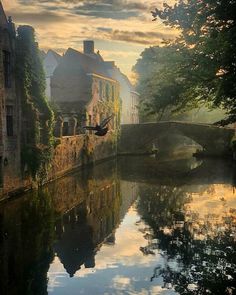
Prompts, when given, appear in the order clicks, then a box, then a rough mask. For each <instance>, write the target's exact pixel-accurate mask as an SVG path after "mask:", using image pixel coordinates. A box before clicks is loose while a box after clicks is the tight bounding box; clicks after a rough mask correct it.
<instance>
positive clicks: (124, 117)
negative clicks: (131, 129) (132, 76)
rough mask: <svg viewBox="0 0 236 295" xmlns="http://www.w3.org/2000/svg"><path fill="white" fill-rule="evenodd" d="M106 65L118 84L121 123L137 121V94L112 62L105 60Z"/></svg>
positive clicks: (135, 122) (134, 122)
mask: <svg viewBox="0 0 236 295" xmlns="http://www.w3.org/2000/svg"><path fill="white" fill-rule="evenodd" d="M106 67H107V70H108V72H109V74H110V75H111V77H112V78H113V79H115V80H117V81H118V82H119V84H120V99H121V124H137V123H139V112H138V104H139V94H138V93H137V92H136V91H135V89H134V87H133V85H132V84H131V83H130V81H129V79H128V77H127V76H126V75H124V74H123V73H122V72H121V71H120V69H119V68H118V67H117V66H116V65H115V63H114V62H106Z"/></svg>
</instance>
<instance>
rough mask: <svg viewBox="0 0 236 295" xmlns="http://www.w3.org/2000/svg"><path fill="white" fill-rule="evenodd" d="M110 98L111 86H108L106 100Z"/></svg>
mask: <svg viewBox="0 0 236 295" xmlns="http://www.w3.org/2000/svg"><path fill="white" fill-rule="evenodd" d="M109 96H110V85H109V84H106V99H107V100H108V99H109Z"/></svg>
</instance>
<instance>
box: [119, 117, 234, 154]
mask: <svg viewBox="0 0 236 295" xmlns="http://www.w3.org/2000/svg"><path fill="white" fill-rule="evenodd" d="M234 133H235V130H234V129H233V128H226V127H219V126H215V125H209V124H199V123H189V122H177V121H168V122H167V121H166V122H164V121H163V122H157V123H142V124H126V125H122V127H121V137H120V141H119V146H118V151H119V153H120V154H143V153H147V152H150V151H151V147H152V144H153V143H154V142H156V141H157V142H158V141H160V142H161V141H162V140H164V138H165V137H166V136H171V135H183V136H185V137H188V138H190V139H192V140H193V141H195V142H196V143H198V144H199V145H200V146H201V147H202V148H203V152H204V154H205V155H211V156H219V155H225V154H228V153H229V152H230V143H231V140H232V138H233V136H234ZM158 148H159V146H158ZM162 149H164V148H163V145H162Z"/></svg>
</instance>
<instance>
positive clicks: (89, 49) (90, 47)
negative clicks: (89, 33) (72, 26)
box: [84, 40, 94, 54]
mask: <svg viewBox="0 0 236 295" xmlns="http://www.w3.org/2000/svg"><path fill="white" fill-rule="evenodd" d="M84 53H85V54H93V53H94V41H92V40H86V41H84Z"/></svg>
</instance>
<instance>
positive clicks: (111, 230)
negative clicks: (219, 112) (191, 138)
mask: <svg viewBox="0 0 236 295" xmlns="http://www.w3.org/2000/svg"><path fill="white" fill-rule="evenodd" d="M235 244H236V194H235V193H234V175H233V167H232V164H231V163H227V162H222V161H216V160H205V161H197V160H195V159H193V158H188V159H183V158H179V159H176V158H175V159H168V160H165V159H162V160H160V159H156V158H152V157H129V158H119V159H118V160H112V161H108V162H105V163H103V164H100V165H98V166H96V167H94V168H91V169H89V170H86V171H81V172H79V173H76V174H73V175H69V176H67V177H64V178H62V179H60V180H58V181H56V182H54V183H52V184H50V185H48V186H46V187H45V188H43V189H42V190H40V191H38V192H31V193H29V194H26V195H25V196H23V197H21V198H18V199H15V200H12V201H10V202H7V203H5V204H1V205H0V294H6V295H8V294H9V295H12V294H14V295H15V294H17V295H18V294H19V295H21V294H23V295H24V294H26V295H28V294H30V295H31V294H32V295H44V294H49V295H67V294H68V295H75V294H88V295H100V294H142V295H143V294H163V295H172V294H219V295H223V294H236V253H235V252H236V247H235Z"/></svg>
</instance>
